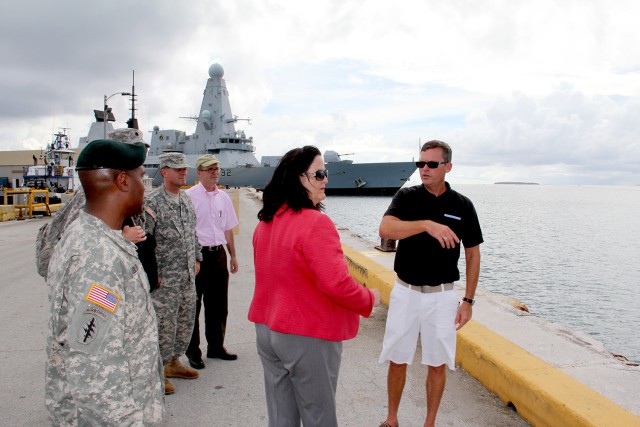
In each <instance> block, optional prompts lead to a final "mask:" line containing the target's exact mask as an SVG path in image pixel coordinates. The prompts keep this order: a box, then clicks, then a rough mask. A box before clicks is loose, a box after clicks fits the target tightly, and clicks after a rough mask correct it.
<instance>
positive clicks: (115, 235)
mask: <svg viewBox="0 0 640 427" xmlns="http://www.w3.org/2000/svg"><path fill="white" fill-rule="evenodd" d="M145 157H146V148H145V146H144V144H142V143H136V144H123V143H122V142H117V141H109V140H98V141H93V142H91V143H90V144H88V145H87V146H86V147H85V149H84V150H83V151H82V153H81V154H80V156H79V157H78V161H77V163H76V165H77V168H78V170H79V175H80V180H81V182H82V186H83V188H84V190H85V194H86V207H85V210H84V211H81V212H79V213H78V217H77V219H76V220H75V221H73V222H72V223H71V224H70V225H69V227H68V229H67V231H66V232H65V233H64V234H63V236H62V239H61V240H60V242H59V243H58V244H57V245H55V249H54V251H53V255H52V257H51V262H50V263H49V264H50V268H49V270H48V274H47V284H48V285H49V286H50V294H49V302H50V313H51V314H50V320H49V336H48V340H47V363H46V370H45V376H46V385H45V405H46V407H47V409H48V410H49V413H50V418H51V422H52V424H53V425H65V426H67V425H69V426H71V425H127V426H132V425H136V426H143V425H154V424H158V423H159V422H160V421H162V417H163V411H164V394H163V393H164V389H163V381H162V359H161V358H160V352H159V347H158V329H157V323H156V316H155V311H154V308H153V303H152V301H151V296H150V294H149V291H148V286H149V284H148V281H147V276H146V275H145V274H144V271H143V269H142V265H141V264H140V261H139V260H138V256H137V254H136V246H135V245H134V244H132V243H131V242H130V241H128V240H126V239H124V238H123V236H122V233H121V231H120V227H121V225H122V222H123V221H124V219H125V218H126V217H128V216H132V215H137V214H140V213H141V212H142V204H143V197H144V184H143V183H142V177H143V175H144V168H143V167H142V163H143V162H144V159H145Z"/></svg>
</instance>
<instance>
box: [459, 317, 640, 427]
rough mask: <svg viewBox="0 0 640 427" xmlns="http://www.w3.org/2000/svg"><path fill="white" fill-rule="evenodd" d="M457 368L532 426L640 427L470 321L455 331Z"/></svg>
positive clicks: (575, 383)
mask: <svg viewBox="0 0 640 427" xmlns="http://www.w3.org/2000/svg"><path fill="white" fill-rule="evenodd" d="M456 362H457V363H458V364H459V365H461V366H462V367H463V368H464V370H465V371H467V372H468V373H469V374H471V375H472V376H474V377H475V378H477V379H478V380H479V381H480V382H481V383H482V384H483V385H484V386H485V387H486V388H487V389H488V390H490V391H492V392H493V393H495V394H497V395H498V397H500V399H501V400H502V401H503V402H505V403H506V404H512V405H513V406H515V408H516V410H517V411H518V413H519V414H520V415H521V416H522V417H523V418H524V419H526V420H528V421H529V422H531V423H532V424H533V425H535V426H612V427H613V426H616V427H617V426H640V417H637V416H636V415H634V414H633V413H631V412H629V411H627V410H625V409H624V408H622V407H620V406H618V405H616V404H615V403H613V402H612V401H610V400H609V399H607V398H606V397H604V396H603V395H601V394H599V393H597V392H595V391H594V390H592V389H591V388H589V387H587V386H586V385H584V384H582V383H581V382H579V381H577V380H576V379H574V378H573V377H571V376H570V375H568V374H566V373H564V372H562V371H561V370H559V369H557V368H555V367H553V366H551V365H549V364H547V363H546V362H543V361H542V360H540V359H538V358H537V357H535V356H533V355H532V354H531V353H529V352H527V351H525V350H524V349H522V348H521V347H519V346H517V345H516V344H514V343H512V342H511V341H509V340H507V339H505V338H503V337H501V336H500V335H498V334H496V333H495V332H493V331H491V330H490V329H488V328H486V327H484V326H482V325H481V324H479V323H478V322H475V321H473V320H472V321H470V322H469V323H467V324H466V325H465V326H464V328H462V329H460V331H458V350H457V353H456Z"/></svg>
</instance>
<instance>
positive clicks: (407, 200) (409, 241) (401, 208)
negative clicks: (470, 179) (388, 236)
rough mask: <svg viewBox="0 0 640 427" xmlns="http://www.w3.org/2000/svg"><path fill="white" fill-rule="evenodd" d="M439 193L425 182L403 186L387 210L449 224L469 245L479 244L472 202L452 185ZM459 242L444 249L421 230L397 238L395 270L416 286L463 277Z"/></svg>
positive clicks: (405, 217)
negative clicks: (461, 274) (459, 266)
mask: <svg viewBox="0 0 640 427" xmlns="http://www.w3.org/2000/svg"><path fill="white" fill-rule="evenodd" d="M445 185H446V187H447V190H446V191H445V192H444V193H443V194H441V195H440V196H438V197H436V196H434V195H433V194H431V193H429V192H428V191H427V189H426V188H425V187H424V185H422V184H420V185H416V186H413V187H408V188H401V189H400V190H399V191H398V192H397V193H396V195H395V196H394V197H393V200H392V201H391V204H390V205H389V208H388V209H387V211H386V212H385V213H384V214H385V215H391V216H394V217H396V218H398V219H401V220H403V221H418V220H425V219H429V220H431V221H435V222H438V223H440V224H444V225H446V226H448V227H449V228H450V229H451V230H452V231H453V232H454V233H455V234H456V236H458V238H459V239H460V242H461V243H463V244H464V246H465V247H467V248H472V247H474V246H477V245H479V244H480V243H482V242H483V241H484V240H483V239H482V230H481V229H480V222H479V221H478V215H477V214H476V210H475V208H474V207H473V203H471V200H469V199H468V198H467V197H465V196H463V195H462V194H460V193H458V192H457V191H454V190H452V189H451V186H450V185H449V183H447V182H445ZM459 258H460V243H458V244H457V245H456V247H455V248H454V249H443V248H442V246H440V242H438V240H437V239H435V238H434V237H431V236H430V235H429V234H428V233H426V232H424V233H420V234H416V235H414V236H411V237H407V238H406V239H402V240H400V241H399V242H398V249H397V252H396V258H395V262H394V266H393V268H394V270H395V271H396V273H397V274H398V277H399V278H400V279H402V280H403V281H405V282H407V283H409V284H411V285H416V286H437V285H439V284H441V283H449V282H455V281H456V280H459V279H460V271H459V270H458V259H459Z"/></svg>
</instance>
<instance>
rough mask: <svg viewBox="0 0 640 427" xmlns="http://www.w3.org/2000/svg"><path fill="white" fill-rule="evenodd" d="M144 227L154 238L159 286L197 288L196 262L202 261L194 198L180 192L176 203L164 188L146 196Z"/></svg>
mask: <svg viewBox="0 0 640 427" xmlns="http://www.w3.org/2000/svg"><path fill="white" fill-rule="evenodd" d="M144 204H145V212H144V216H145V219H144V227H145V230H144V231H145V232H146V233H147V235H148V236H149V235H151V236H154V237H155V241H156V250H155V254H156V263H157V266H158V277H159V279H160V286H167V287H178V286H185V284H187V283H192V284H193V286H195V269H196V260H197V261H201V260H202V254H201V253H200V249H201V246H200V243H198V238H197V236H196V214H195V211H194V209H193V204H192V203H191V199H190V198H189V196H187V194H186V193H185V192H184V191H182V190H181V191H180V196H179V203H174V202H173V201H172V200H171V199H170V196H169V195H168V194H167V192H166V190H165V189H164V187H160V188H158V189H156V190H154V191H153V192H152V193H151V194H149V195H148V196H147V197H145V202H144Z"/></svg>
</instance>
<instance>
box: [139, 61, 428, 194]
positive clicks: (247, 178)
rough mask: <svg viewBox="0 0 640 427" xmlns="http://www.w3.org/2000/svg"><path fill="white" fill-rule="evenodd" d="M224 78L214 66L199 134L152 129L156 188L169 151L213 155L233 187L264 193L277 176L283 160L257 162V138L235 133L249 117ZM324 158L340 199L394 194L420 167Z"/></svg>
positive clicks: (192, 157)
mask: <svg viewBox="0 0 640 427" xmlns="http://www.w3.org/2000/svg"><path fill="white" fill-rule="evenodd" d="M223 76H224V69H223V68H222V66H221V65H220V64H213V65H211V66H210V67H209V79H208V80H207V85H206V87H205V89H204V95H203V97H202V105H201V107H200V112H199V115H198V116H197V117H192V118H193V119H194V120H195V121H196V123H197V125H196V130H195V133H193V134H192V135H187V134H186V133H185V132H184V131H181V130H176V129H160V127H158V126H154V127H153V131H152V133H151V142H150V145H151V146H150V148H149V153H148V155H147V160H146V161H145V165H144V166H145V169H146V171H147V175H148V176H149V177H150V178H152V179H153V185H154V186H158V185H161V183H162V176H161V174H160V171H159V168H158V166H159V156H160V155H161V154H163V153H167V152H180V153H184V154H185V155H186V157H187V163H188V164H189V165H191V166H194V165H195V162H196V159H197V158H198V157H199V156H201V155H202V154H207V153H210V154H214V155H215V156H216V157H217V158H218V159H219V160H220V180H219V181H218V183H219V184H220V185H224V186H228V187H245V186H246V187H254V188H256V189H258V190H263V189H264V187H265V186H266V185H267V183H268V182H269V180H270V179H271V177H272V176H273V171H274V170H275V167H276V166H277V164H278V161H279V159H280V157H281V156H263V157H262V162H258V160H257V159H256V156H255V155H254V152H255V147H254V145H253V137H247V136H246V134H245V132H244V131H242V130H236V126H235V125H236V123H237V122H238V121H240V120H248V119H241V118H238V117H237V116H234V115H233V114H232V113H231V106H230V104H229V92H228V91H227V87H226V84H225V80H224V79H223V78H222V77H223ZM292 148H293V147H292ZM324 160H325V162H326V168H327V169H328V170H329V183H328V184H327V187H326V192H327V194H337V195H393V194H395V193H396V191H398V189H399V188H400V187H402V186H403V185H404V183H405V182H407V180H408V179H409V177H410V176H411V175H412V174H413V172H414V171H415V169H416V165H415V163H414V162H389V163H353V161H352V160H343V159H341V157H340V155H339V154H338V153H337V152H335V151H326V152H325V153H324ZM196 179H197V176H196V173H195V169H193V168H189V169H188V175H187V184H188V185H193V184H194V183H195V181H196Z"/></svg>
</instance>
